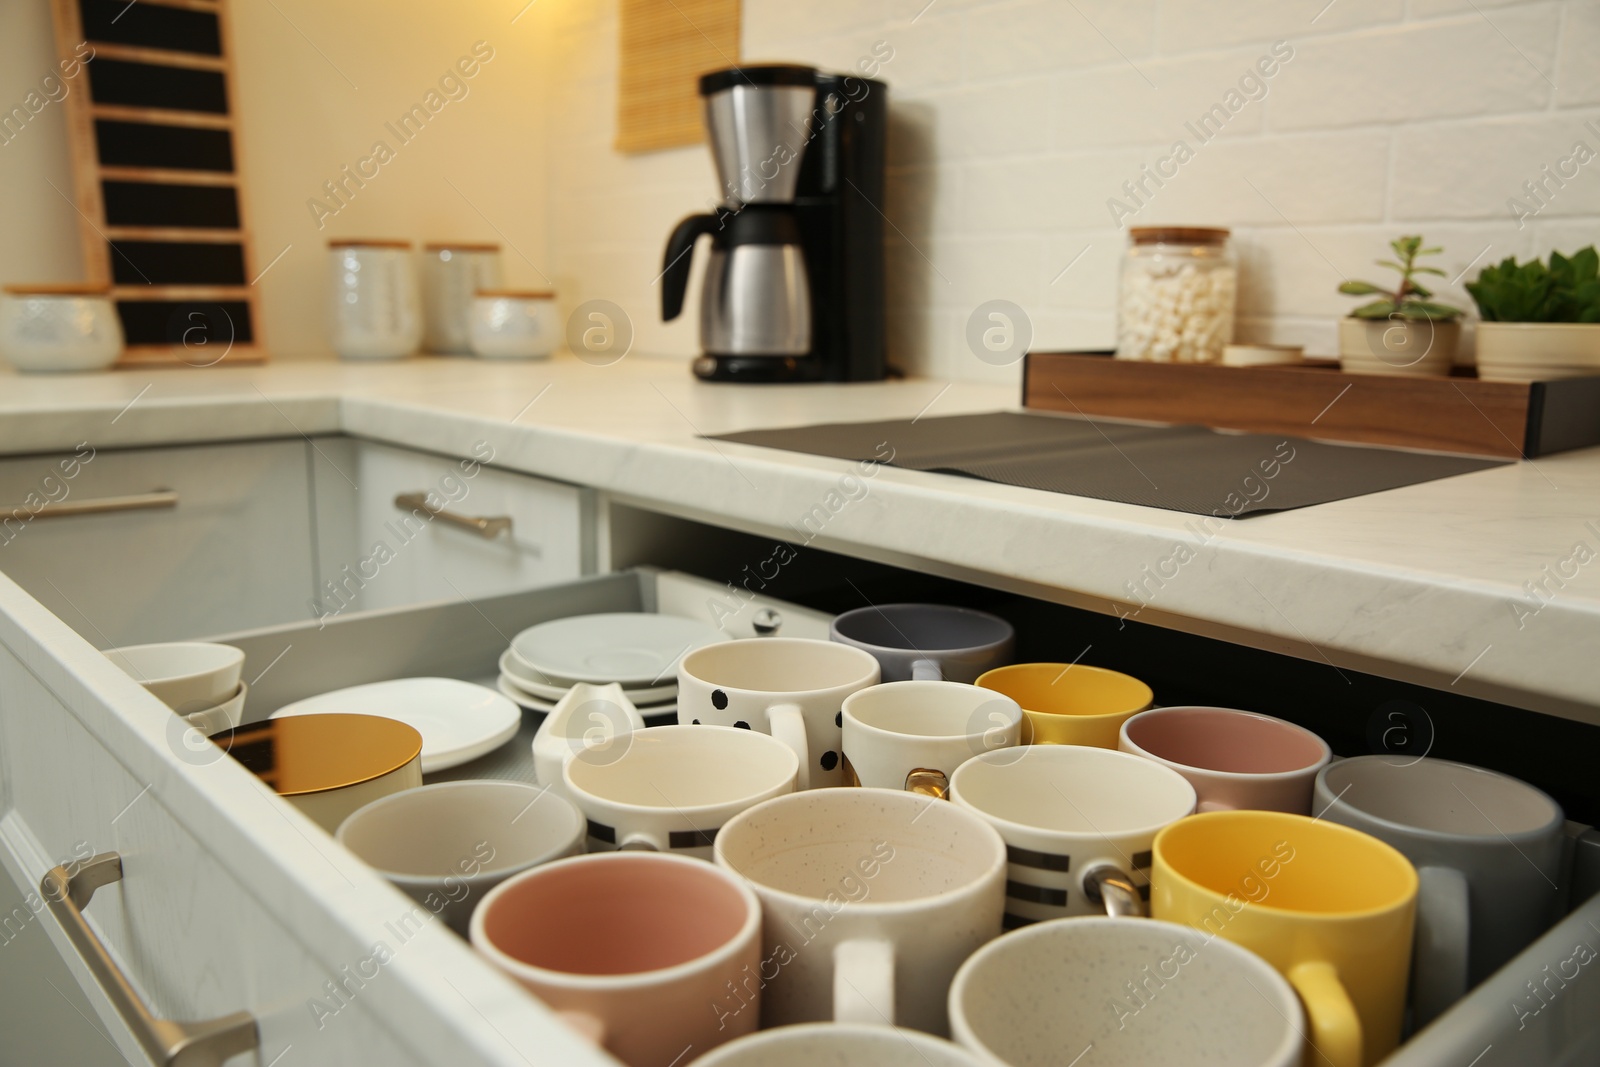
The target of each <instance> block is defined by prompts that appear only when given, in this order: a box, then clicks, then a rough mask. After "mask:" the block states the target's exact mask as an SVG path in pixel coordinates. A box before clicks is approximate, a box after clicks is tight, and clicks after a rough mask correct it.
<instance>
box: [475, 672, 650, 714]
mask: <svg viewBox="0 0 1600 1067" xmlns="http://www.w3.org/2000/svg"><path fill="white" fill-rule="evenodd" d="M496 681H497V684H498V685H499V687H500V692H502V693H504V694H505V695H506V696H507V697H509V698H510V699H512V700H514V701H516V702H517V704H518V705H520V706H522V707H524V708H527V709H528V710H529V711H540V712H545V713H549V712H552V711H554V710H555V709H556V702H555V701H552V700H541V699H539V698H538V697H536V696H534V695H532V694H531V693H526V692H524V691H523V690H522V689H520V688H519V687H518V683H517V682H516V680H515V679H512V678H508V677H506V676H505V675H503V674H502V675H501V676H500V677H499V678H498V679H497V680H496ZM677 713H678V702H677V701H676V700H669V701H666V702H664V703H661V704H644V705H641V706H640V707H639V714H640V715H641V716H643V717H644V718H646V719H653V718H656V717H657V716H659V715H676V714H677Z"/></svg>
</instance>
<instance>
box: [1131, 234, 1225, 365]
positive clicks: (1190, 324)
mask: <svg viewBox="0 0 1600 1067" xmlns="http://www.w3.org/2000/svg"><path fill="white" fill-rule="evenodd" d="M1129 233H1130V234H1131V236H1132V238H1133V244H1132V245H1131V246H1130V247H1129V248H1128V253H1127V255H1126V256H1125V257H1124V259H1123V262H1122V284H1121V291H1120V293H1119V295H1118V301H1117V358H1118V359H1142V360H1148V361H1151V362H1155V363H1217V362H1219V361H1221V359H1222V350H1223V349H1224V348H1225V347H1227V344H1228V342H1229V341H1231V340H1232V339H1233V306H1234V295H1235V291H1236V290H1237V288H1238V276H1239V275H1238V268H1237V267H1236V266H1235V264H1234V259H1233V252H1232V250H1231V249H1230V248H1229V247H1228V231H1227V230H1223V229H1210V228H1206V227H1199V226H1135V227H1133V228H1132V229H1130V230H1129Z"/></svg>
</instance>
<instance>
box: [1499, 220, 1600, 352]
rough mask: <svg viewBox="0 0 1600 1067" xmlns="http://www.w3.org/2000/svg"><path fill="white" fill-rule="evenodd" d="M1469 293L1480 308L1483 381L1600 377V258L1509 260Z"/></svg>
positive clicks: (1587, 254) (1590, 253)
mask: <svg viewBox="0 0 1600 1067" xmlns="http://www.w3.org/2000/svg"><path fill="white" fill-rule="evenodd" d="M1467 292H1469V293H1471V294H1472V300H1473V302H1474V303H1476V304H1477V305H1478V314H1480V315H1482V316H1483V322H1481V323H1479V324H1478V377H1480V378H1499V379H1503V380H1507V381H1520V382H1529V381H1539V380H1541V379H1548V378H1574V377H1579V376H1581V375H1589V374H1600V253H1596V251H1595V248H1594V246H1593V245H1590V246H1589V247H1588V248H1585V249H1584V250H1583V251H1581V252H1578V253H1576V254H1574V255H1573V256H1571V257H1570V258H1569V257H1567V256H1563V255H1562V254H1561V253H1560V252H1552V253H1550V262H1549V264H1548V265H1546V264H1544V263H1541V262H1539V261H1538V260H1537V259H1535V260H1530V261H1529V262H1527V263H1523V264H1521V265H1520V266H1519V265H1518V263H1517V261H1516V257H1514V256H1507V257H1506V258H1505V259H1504V260H1502V261H1501V262H1500V263H1499V264H1497V265H1495V266H1490V267H1485V268H1484V269H1483V271H1482V272H1481V273H1479V275H1478V278H1477V280H1476V281H1471V282H1468V283H1467Z"/></svg>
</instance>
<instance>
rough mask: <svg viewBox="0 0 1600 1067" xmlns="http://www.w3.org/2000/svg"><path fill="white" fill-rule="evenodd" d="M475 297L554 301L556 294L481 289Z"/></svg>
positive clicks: (537, 290) (542, 290)
mask: <svg viewBox="0 0 1600 1067" xmlns="http://www.w3.org/2000/svg"><path fill="white" fill-rule="evenodd" d="M473 295H474V296H487V297H496V296H505V297H511V298H512V299H515V300H554V299H555V298H556V294H555V293H553V292H551V291H550V290H549V289H479V290H478V291H477V292H476V293H475V294H473Z"/></svg>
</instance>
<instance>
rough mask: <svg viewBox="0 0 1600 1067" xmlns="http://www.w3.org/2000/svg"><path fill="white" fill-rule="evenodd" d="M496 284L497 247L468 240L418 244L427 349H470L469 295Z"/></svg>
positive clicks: (423, 342) (470, 305) (470, 306)
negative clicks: (420, 245)
mask: <svg viewBox="0 0 1600 1067" xmlns="http://www.w3.org/2000/svg"><path fill="white" fill-rule="evenodd" d="M499 284H500V246H499V245H497V244H491V243H474V242H470V241H452V242H430V243H428V244H425V245H423V246H422V322H423V332H422V344H423V347H424V348H426V349H427V350H428V351H429V352H440V353H457V354H459V353H465V352H470V351H471V350H472V349H471V341H470V338H469V337H468V334H467V326H468V322H469V319H470V316H471V314H472V298H473V294H474V293H476V292H477V291H478V290H479V289H492V288H494V287H495V286H498V285H499Z"/></svg>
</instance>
